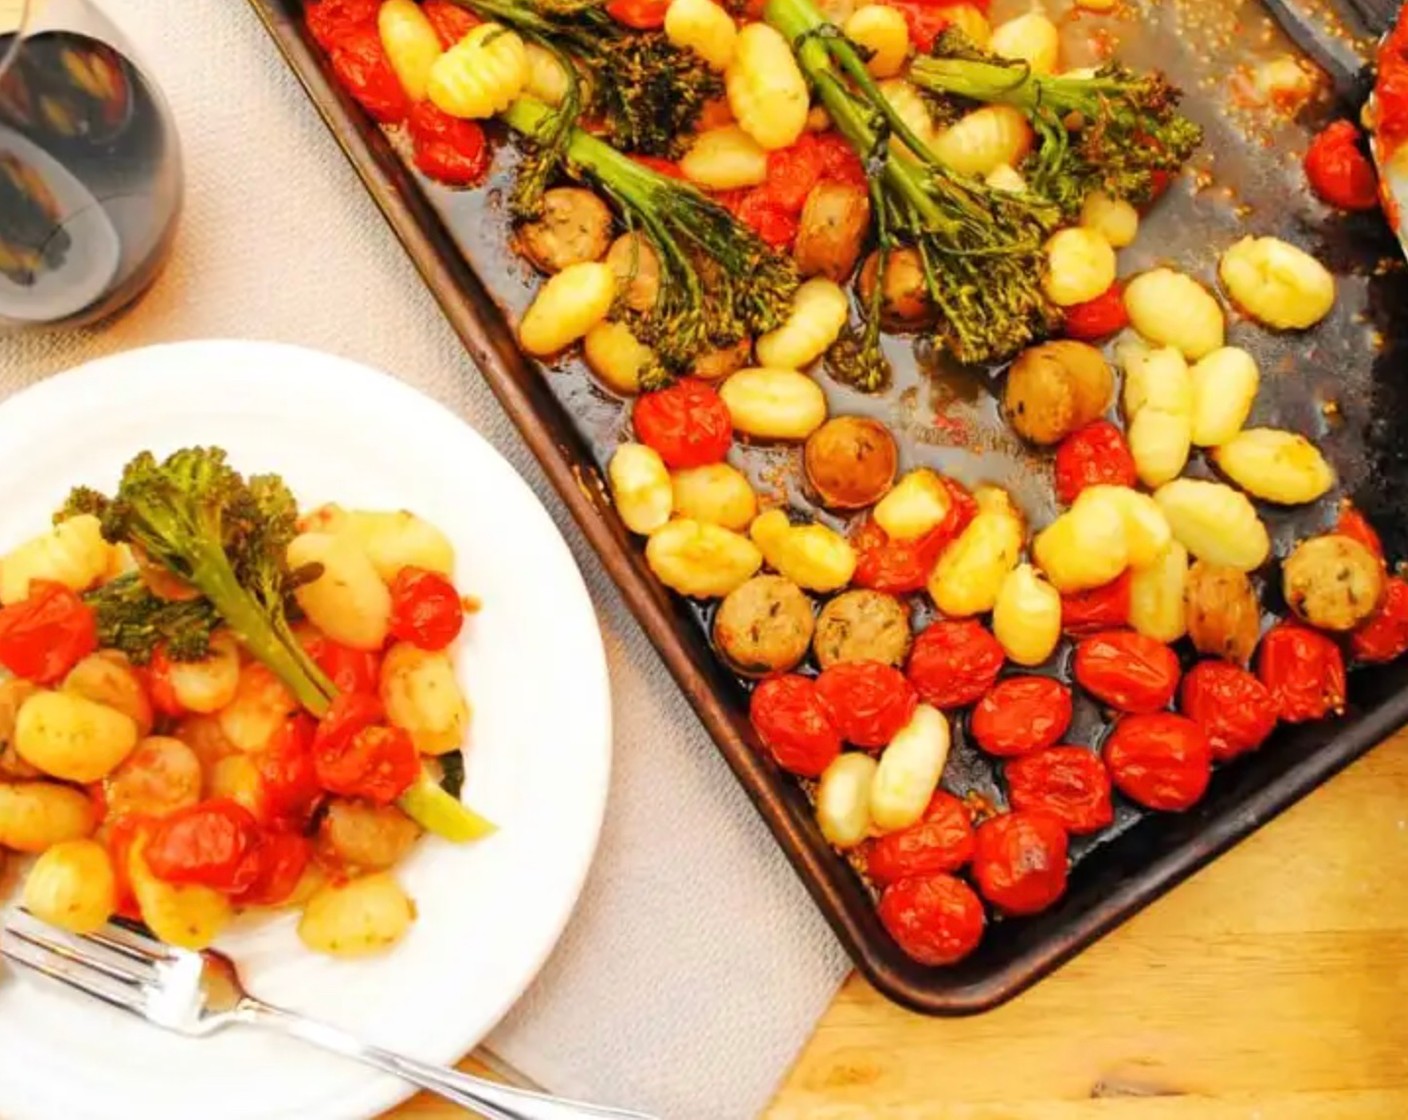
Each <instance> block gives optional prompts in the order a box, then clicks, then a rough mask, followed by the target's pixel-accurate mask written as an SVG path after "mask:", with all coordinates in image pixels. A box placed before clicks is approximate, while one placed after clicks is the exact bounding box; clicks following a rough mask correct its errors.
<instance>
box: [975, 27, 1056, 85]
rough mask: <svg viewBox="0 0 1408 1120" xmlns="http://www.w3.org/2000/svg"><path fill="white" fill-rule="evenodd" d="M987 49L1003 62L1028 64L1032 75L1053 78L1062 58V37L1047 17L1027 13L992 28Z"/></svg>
mask: <svg viewBox="0 0 1408 1120" xmlns="http://www.w3.org/2000/svg"><path fill="white" fill-rule="evenodd" d="M988 46H989V48H990V49H991V50H992V53H993V54H995V55H998V56H999V57H1001V58H1012V59H1017V60H1019V61H1021V62H1025V63H1027V64H1029V65H1030V66H1031V68H1032V71H1033V73H1036V74H1052V73H1055V71H1056V63H1057V61H1058V59H1059V58H1060V56H1061V35H1060V33H1059V32H1058V31H1057V30H1056V25H1055V24H1054V23H1052V22H1051V20H1049V19H1048V18H1047V17H1046V16H1044V15H1042V14H1041V13H1040V12H1028V13H1027V14H1026V15H1023V16H1018V17H1017V18H1016V19H1009V20H1008V21H1007V22H1006V23H1000V24H998V25H997V26H996V27H995V28H993V31H992V39H991V40H990V41H989V43H988Z"/></svg>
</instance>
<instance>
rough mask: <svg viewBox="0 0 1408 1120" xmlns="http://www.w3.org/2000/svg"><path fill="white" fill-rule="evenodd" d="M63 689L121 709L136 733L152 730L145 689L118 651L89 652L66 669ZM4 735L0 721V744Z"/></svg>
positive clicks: (17, 683)
mask: <svg viewBox="0 0 1408 1120" xmlns="http://www.w3.org/2000/svg"><path fill="white" fill-rule="evenodd" d="M6 683H7V684H8V685H13V686H23V687H24V688H26V689H27V690H28V691H29V692H33V691H34V686H33V685H31V684H29V683H28V682H25V681H18V680H17V681H10V682H6ZM63 690H64V691H65V692H73V693H76V694H77V695H79V696H82V697H84V698H85V699H88V700H92V701H93V702H94V703H95V704H105V705H107V706H108V707H109V708H112V709H114V710H116V711H119V712H121V713H122V714H123V715H125V716H127V717H129V718H130V719H131V720H132V722H133V723H135V724H136V725H137V733H138V734H139V735H146V734H147V733H148V732H149V731H151V729H152V703H151V701H150V700H149V699H148V698H147V690H146V688H144V687H143V685H142V682H141V681H140V680H138V679H137V674H136V672H135V671H134V670H133V668H132V663H131V662H130V661H128V660H127V657H126V655H124V654H122V653H120V652H119V651H118V650H115V649H100V650H98V652H97V653H90V654H89V655H88V656H87V657H85V658H84V659H83V660H82V661H80V662H79V663H78V664H77V665H75V666H74V667H73V668H72V669H70V670H69V671H68V676H66V677H65V678H64V683H63ZM15 710H16V711H18V710H19V709H18V707H16V709H15ZM5 738H6V736H5V734H4V727H3V721H2V720H0V743H3V741H4V740H5ZM0 753H3V747H0ZM0 771H3V767H0Z"/></svg>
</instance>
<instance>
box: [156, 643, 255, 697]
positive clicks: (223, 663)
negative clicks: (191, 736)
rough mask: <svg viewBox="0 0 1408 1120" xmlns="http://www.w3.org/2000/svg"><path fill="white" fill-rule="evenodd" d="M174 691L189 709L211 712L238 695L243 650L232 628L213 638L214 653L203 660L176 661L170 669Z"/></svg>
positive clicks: (172, 692) (168, 672)
mask: <svg viewBox="0 0 1408 1120" xmlns="http://www.w3.org/2000/svg"><path fill="white" fill-rule="evenodd" d="M166 680H167V683H168V684H169V685H170V686H171V694H172V696H173V698H174V699H175V700H176V703H177V704H179V705H180V706H181V707H182V708H184V709H185V710H186V711H188V712H196V713H202V714H205V715H209V714H211V713H212V712H218V711H219V710H220V709H221V708H223V707H224V706H225V705H226V704H228V703H229V702H230V701H231V700H233V699H234V698H235V691H236V689H238V687H239V681H240V651H239V647H238V646H237V645H236V644H235V639H234V637H233V636H232V635H231V634H230V633H229V632H228V631H223V630H222V631H219V632H218V633H216V634H215V635H214V636H213V637H212V638H211V640H210V653H209V655H208V656H207V657H205V658H203V659H202V660H200V661H172V662H171V663H170V668H169V669H168V670H167V671H166Z"/></svg>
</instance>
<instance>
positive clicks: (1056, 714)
mask: <svg viewBox="0 0 1408 1120" xmlns="http://www.w3.org/2000/svg"><path fill="white" fill-rule="evenodd" d="M1070 725H1071V690H1070V689H1069V688H1067V687H1066V686H1065V685H1063V684H1062V683H1061V682H1060V681H1056V680H1052V679H1051V678H1050V677H1008V678H1007V679H1006V680H1005V681H999V682H998V683H997V686H996V687H995V688H994V689H993V690H992V691H991V692H989V693H988V694H987V695H986V696H984V697H983V698H982V699H981V700H979V701H978V705H977V707H975V708H974V709H973V717H972V719H971V720H970V721H969V724H968V726H969V728H970V729H971V730H972V732H973V738H974V739H976V740H977V741H978V746H980V747H982V748H983V750H985V751H987V752H988V754H995V755H998V756H999V757H1004V758H1005V757H1012V756H1015V755H1019V754H1026V753H1027V752H1028V751H1035V750H1040V749H1041V748H1042V747H1049V746H1051V744H1053V743H1055V742H1056V741H1057V740H1058V739H1060V738H1061V736H1062V735H1064V734H1065V733H1066V728H1068V727H1069V726H1070Z"/></svg>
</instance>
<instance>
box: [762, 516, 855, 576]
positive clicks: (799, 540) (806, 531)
mask: <svg viewBox="0 0 1408 1120" xmlns="http://www.w3.org/2000/svg"><path fill="white" fill-rule="evenodd" d="M749 536H750V537H752V540H753V543H754V544H755V545H757V547H758V549H759V551H760V552H761V553H762V556H763V559H764V560H766V561H767V564H768V566H769V567H771V568H772V569H773V570H774V571H776V572H777V573H778V574H779V575H784V576H786V577H787V578H788V579H790V580H792V582H793V583H795V584H797V585H798V586H799V587H804V588H806V589H807V590H808V591H820V592H827V591H838V590H840V589H841V588H843V587H845V586H846V584H848V583H850V582H851V576H853V575H854V574H855V570H856V550H855V549H854V548H853V547H852V545H851V542H850V541H848V540H846V538H845V537H843V536H842V535H841V534H840V533H838V532H836V530H834V529H830V528H827V526H825V525H817V524H810V525H793V524H792V523H791V522H790V521H789V520H788V519H787V514H785V513H783V512H782V510H779V509H773V510H768V511H767V512H766V513H763V514H759V515H758V517H756V518H755V519H754V521H753V524H752V527H751V528H750V530H749Z"/></svg>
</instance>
